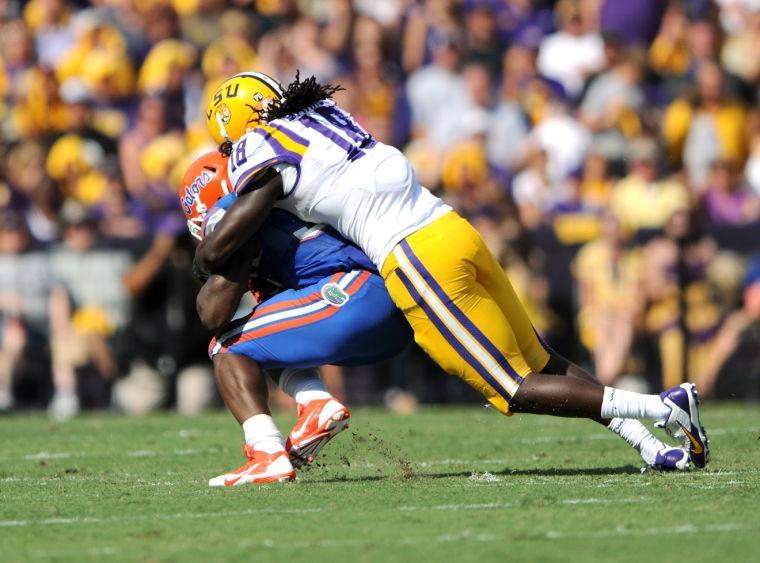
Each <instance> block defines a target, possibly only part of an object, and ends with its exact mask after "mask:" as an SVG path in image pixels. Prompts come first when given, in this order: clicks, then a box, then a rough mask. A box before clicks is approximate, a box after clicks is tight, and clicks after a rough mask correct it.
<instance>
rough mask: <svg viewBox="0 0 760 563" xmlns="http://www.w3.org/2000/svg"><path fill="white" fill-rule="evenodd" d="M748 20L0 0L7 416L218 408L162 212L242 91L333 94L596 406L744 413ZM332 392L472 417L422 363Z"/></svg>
mask: <svg viewBox="0 0 760 563" xmlns="http://www.w3.org/2000/svg"><path fill="white" fill-rule="evenodd" d="M758 10H760V5H758V3H757V2H756V1H755V0H722V1H720V2H717V3H713V2H710V1H707V0H691V1H690V0H684V1H673V2H666V1H664V0H638V1H637V2H629V1H628V0H580V1H573V0H560V1H559V2H556V3H555V2H551V1H540V0H459V1H456V0H383V1H372V0H354V1H351V0H325V1H316V0H312V1H308V0H303V1H297V0H290V1H288V0H279V1H278V0H258V1H246V0H237V1H229V2H225V1H221V0H123V1H116V0H99V1H93V2H77V1H73V0H72V1H66V0H31V1H28V2H23V1H13V0H0V15H1V16H2V24H1V25H2V27H1V29H0V96H2V99H1V101H0V104H1V105H0V107H1V108H2V111H1V112H0V117H1V121H0V127H2V136H1V137H0V152H1V154H2V159H1V160H0V163H1V164H2V176H1V177H0V180H1V181H0V213H1V215H2V217H1V218H0V409H2V410H14V409H19V410H20V409H24V408H30V407H32V408H49V409H50V410H51V413H52V414H53V415H55V416H57V417H66V416H70V415H71V414H73V413H75V412H76V411H77V410H78V405H79V406H81V407H82V408H108V407H110V406H115V407H116V408H118V409H121V410H124V411H126V412H132V413H140V412H146V411H149V410H152V409H156V408H161V407H173V406H175V405H176V406H178V407H179V409H180V410H181V411H182V412H187V413H193V412H197V411H198V410H200V409H202V408H204V407H206V406H208V405H209V404H212V403H213V402H214V400H215V399H214V391H213V383H212V379H211V373H210V364H209V362H208V360H207V357H206V344H207V341H208V337H209V335H208V334H206V333H205V332H204V331H203V329H202V327H201V326H200V324H199V323H198V321H197V316H196V314H195V311H194V295H195V291H196V289H197V285H196V282H195V281H194V280H193V278H192V275H191V268H190V264H191V259H192V242H191V240H190V237H189V236H188V235H187V233H186V229H185V225H184V223H183V220H182V217H181V213H180V212H179V209H178V206H177V203H176V196H175V193H176V191H177V189H178V187H179V185H178V182H179V178H181V175H182V173H183V172H184V169H185V167H186V166H187V164H188V163H189V159H190V158H191V155H193V154H195V153H196V151H198V150H201V149H203V148H204V147H206V146H207V144H208V142H209V139H208V137H207V134H206V132H205V122H204V115H203V108H204V107H205V100H206V99H207V97H208V95H209V92H210V91H212V90H213V88H214V87H215V86H216V85H217V84H218V83H219V82H221V81H222V80H223V79H224V78H226V77H227V76H229V75H231V74H234V73H236V72H239V71H243V70H249V69H257V70H260V71H264V72H267V73H269V74H271V75H273V76H275V77H277V78H278V79H280V80H281V81H283V82H288V81H289V80H290V79H292V77H293V76H294V74H295V71H296V69H300V71H301V73H302V74H303V75H311V74H314V75H316V76H317V77H318V78H319V79H320V80H323V81H331V82H334V83H339V84H341V85H343V86H344V87H345V90H344V91H342V92H340V93H339V94H338V95H337V96H336V99H337V101H338V103H339V104H341V105H342V106H343V107H345V108H346V109H347V110H348V111H350V112H352V113H353V114H354V116H355V117H356V118H357V120H358V121H359V122H360V123H361V124H362V125H363V126H364V127H365V128H367V129H368V130H369V131H370V132H371V133H372V134H373V135H375V136H376V137H377V138H378V139H380V140H381V141H383V142H388V143H392V144H394V145H396V146H398V147H402V148H403V149H404V151H405V153H406V154H407V155H408V156H409V158H410V159H411V160H412V161H413V163H414V165H415V167H416V170H417V172H418V174H419V176H420V178H421V180H422V182H423V183H424V184H425V185H427V186H428V187H430V188H431V189H433V190H435V191H436V192H437V193H439V194H440V195H441V196H443V197H444V198H445V199H446V200H447V201H448V202H450V203H451V204H452V205H453V206H455V207H456V208H457V209H458V210H459V211H460V213H462V214H464V215H465V216H467V217H468V218H469V219H470V220H471V221H472V222H473V223H474V224H475V225H476V226H477V228H478V229H479V230H480V231H481V232H482V233H483V235H484V236H485V237H486V239H487V241H488V243H489V245H491V247H492V249H493V250H494V252H495V253H496V254H497V255H499V256H500V257H501V259H502V261H503V263H504V265H505V268H506V269H507V271H508V272H509V274H510V277H511V279H512V281H513V284H514V285H515V286H516V288H517V289H518V292H519V293H520V294H521V296H522V298H523V299H524V301H525V303H526V306H527V307H528V309H529V311H530V314H531V316H532V318H533V320H534V322H535V324H536V326H537V328H538V329H539V330H540V331H541V332H542V333H543V334H544V335H545V336H546V337H547V340H548V341H549V342H550V343H552V344H553V345H554V346H555V347H556V348H558V349H559V350H561V351H562V352H564V353H566V354H567V355H569V356H571V357H572V359H574V360H576V361H579V362H582V363H584V364H586V365H589V366H591V367H593V368H594V370H595V371H596V373H598V374H599V377H600V379H601V380H602V381H603V382H604V383H606V384H610V383H612V382H616V384H618V385H628V386H636V387H637V388H639V389H642V388H649V389H650V390H653V391H654V390H658V389H660V388H662V387H663V386H666V387H667V386H670V385H673V384H675V383H677V382H680V380H682V379H684V378H685V377H686V376H687V375H688V378H689V379H691V380H695V381H697V382H698V384H699V386H700V392H701V393H702V395H703V396H710V395H712V396H717V397H722V398H727V397H750V398H753V397H754V398H757V397H758V396H759V395H760V261H758V259H757V258H755V257H753V253H755V252H757V251H760V223H759V222H758V220H759V218H760V119H758V118H760V113H759V112H758V107H757V101H758V100H757V96H758V90H757V88H758V84H759V81H758V79H759V78H760V58H758V56H757V52H758V47H760V11H758ZM324 376H325V377H326V379H327V380H328V382H329V384H330V386H331V387H332V388H333V389H334V390H335V392H336V394H337V395H338V396H342V397H345V398H346V399H347V400H348V401H349V402H350V403H351V404H356V403H378V402H383V401H384V402H386V403H387V404H389V405H390V406H391V407H392V408H394V409H396V410H400V411H408V410H411V409H413V408H414V406H415V404H416V402H418V401H422V402H467V401H475V400H477V398H476V397H475V396H474V394H473V393H472V392H470V390H469V389H467V388H466V387H464V386H463V385H462V384H461V382H459V380H457V379H456V378H451V377H447V376H443V375H441V374H440V373H439V372H438V370H437V368H436V367H435V366H434V365H433V364H432V363H431V362H429V361H428V360H427V359H426V358H425V357H424V355H422V354H421V353H420V352H419V351H417V350H410V351H408V353H406V354H404V355H403V356H402V357H400V358H398V359H396V360H395V361H393V362H391V363H389V364H385V365H381V366H372V367H367V368H357V369H351V370H346V371H341V370H339V369H336V368H328V369H325V370H324ZM279 400H281V401H284V399H283V398H282V397H279Z"/></svg>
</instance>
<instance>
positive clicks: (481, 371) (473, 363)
mask: <svg viewBox="0 0 760 563" xmlns="http://www.w3.org/2000/svg"><path fill="white" fill-rule="evenodd" d="M396 275H398V278H399V279H400V280H401V283H403V284H404V287H406V290H407V291H408V292H409V295H411V296H412V299H414V302H415V303H417V305H419V306H420V307H422V310H423V311H424V312H425V315H427V318H428V319H430V322H432V323H433V325H434V326H435V328H437V329H438V332H440V333H441V336H443V338H444V339H445V340H446V342H448V343H449V344H450V345H451V347H452V348H454V350H456V351H457V354H459V355H460V356H462V358H463V359H464V360H465V361H466V362H467V363H468V364H470V367H472V368H473V369H474V370H475V371H476V372H478V375H480V377H482V378H483V379H484V380H485V381H486V382H487V383H488V385H490V386H491V387H492V388H493V390H494V391H496V392H497V393H498V394H499V395H501V396H502V398H503V399H504V400H505V401H507V404H509V402H510V401H511V400H512V395H510V394H509V392H508V391H507V390H506V389H504V387H502V386H501V385H499V383H498V382H497V381H496V380H495V379H494V377H493V376H492V375H491V373H490V372H489V371H488V370H487V369H486V368H485V367H484V366H483V364H481V363H480V362H479V361H478V360H477V359H476V358H475V357H474V356H473V355H472V354H471V353H470V351H469V350H467V348H465V347H464V346H463V345H462V343H461V342H459V340H457V338H456V336H454V334H453V333H452V332H451V331H450V330H449V328H448V327H447V326H446V325H445V324H444V323H443V321H442V320H441V319H440V318H439V317H438V315H436V313H435V311H433V308H432V307H431V306H430V305H428V304H427V302H426V301H425V300H424V299H423V298H422V296H421V295H420V293H419V292H418V291H417V288H415V287H414V284H412V281H411V280H410V279H409V278H408V277H407V275H406V274H405V273H404V272H403V270H401V268H396Z"/></svg>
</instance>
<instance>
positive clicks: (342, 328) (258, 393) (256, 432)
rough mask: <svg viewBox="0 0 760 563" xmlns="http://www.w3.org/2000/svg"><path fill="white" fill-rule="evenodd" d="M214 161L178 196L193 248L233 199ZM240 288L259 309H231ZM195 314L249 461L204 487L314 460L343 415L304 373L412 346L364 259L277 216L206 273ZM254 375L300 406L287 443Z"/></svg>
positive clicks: (208, 158)
mask: <svg viewBox="0 0 760 563" xmlns="http://www.w3.org/2000/svg"><path fill="white" fill-rule="evenodd" d="M224 160H225V159H224V157H223V155H221V154H220V153H218V152H212V153H208V154H206V155H203V156H202V157H200V158H199V159H198V160H196V162H195V163H193V165H192V166H191V167H190V169H189V170H188V173H187V174H186V176H185V182H184V186H183V189H182V191H181V193H180V200H181V204H182V206H183V210H184V211H185V214H186V216H187V218H188V225H189V227H190V230H191V233H192V234H193V235H194V236H196V237H197V238H199V239H201V240H202V239H203V238H204V237H205V235H206V234H208V233H210V232H212V231H213V229H214V227H215V225H216V224H217V223H218V222H219V220H220V219H221V218H222V217H223V216H224V214H225V213H226V210H227V209H228V208H229V207H230V206H231V205H232V203H233V202H234V200H235V198H236V196H235V195H234V194H228V195H225V192H228V191H229V190H228V189H227V187H228V182H227V179H226V162H224ZM220 196H221V197H220ZM217 198H219V199H217ZM252 271H253V272H254V273H255V276H254V277H253V278H251V272H252ZM250 287H252V288H254V289H256V290H257V292H258V294H259V297H260V299H262V301H261V302H260V303H259V304H258V305H256V306H255V307H253V309H251V307H250V306H248V308H247V309H246V307H245V306H244V305H239V304H240V303H241V298H242V297H243V296H244V295H245V294H246V293H247V292H248V289H249V288H250ZM198 310H199V313H200V316H201V319H202V320H203V322H204V324H206V326H207V327H209V328H210V329H212V330H213V331H214V332H215V333H216V336H215V337H214V338H213V339H212V342H211V345H210V346H209V354H210V356H211V357H212V359H213V362H214V369H215V374H216V378H217V383H218V386H219V389H220V392H221V394H222V397H223V398H224V401H225V403H226V404H227V406H228V408H229V409H230V411H231V412H232V414H233V416H235V418H236V419H237V420H238V422H240V423H241V425H242V426H243V430H244V433H245V445H244V452H245V454H246V457H247V458H248V462H247V463H246V464H244V465H243V466H242V467H240V468H238V469H237V470H235V471H232V472H229V473H225V474H223V475H220V476H218V477H215V478H213V479H211V480H210V481H209V484H210V485H212V486H222V485H226V486H232V485H241V484H244V483H261V482H270V481H278V480H289V479H292V478H293V477H294V470H293V466H294V465H295V466H296V467H298V466H300V465H303V464H305V463H307V462H309V461H311V460H313V459H314V456H316V454H317V452H318V451H319V450H320V449H321V448H322V447H323V446H324V445H325V444H326V443H327V441H329V440H330V439H331V438H332V437H333V436H335V435H336V434H337V433H338V432H340V431H341V430H343V429H344V428H345V427H347V424H348V420H349V416H350V415H349V412H348V410H347V409H346V407H345V406H343V405H342V404H340V403H339V402H338V401H337V400H335V399H334V398H333V397H332V396H330V395H329V393H327V391H326V390H325V388H324V386H323V385H322V382H321V380H320V379H319V377H318V376H317V374H316V371H315V370H314V369H308V368H313V367H314V366H319V365H324V364H337V365H363V364H369V363H374V362H379V361H382V360H386V359H388V358H391V357H393V356H394V355H396V354H397V353H398V352H400V351H401V350H402V349H403V348H404V347H405V346H406V345H407V344H408V343H409V341H410V339H411V330H410V328H409V326H408V324H407V323H406V321H405V320H404V318H403V316H402V315H401V314H400V312H399V311H398V310H397V309H396V307H395V306H394V305H393V302H392V301H391V299H390V297H389V295H388V292H387V290H386V289H385V285H384V282H383V280H382V278H381V277H380V276H379V275H378V273H377V271H376V270H375V267H374V265H373V264H372V263H371V262H370V261H369V259H368V258H367V256H366V255H365V254H364V253H363V252H361V251H360V250H359V249H358V248H357V247H356V246H355V245H353V244H351V243H349V242H347V241H346V240H345V239H343V238H342V237H341V236H340V235H338V234H337V232H335V231H334V230H333V229H331V228H330V227H327V226H325V225H314V224H309V223H305V222H304V221H301V220H300V219H297V218H296V217H295V216H293V215H292V214H290V213H288V212H286V211H283V210H275V211H274V212H273V213H272V214H271V215H270V216H269V218H268V219H267V221H266V222H265V223H264V225H263V226H262V228H261V230H260V231H259V232H258V234H257V236H256V237H255V238H254V239H253V240H252V241H251V242H250V243H249V244H248V245H246V246H245V247H244V248H242V249H241V250H240V251H239V252H238V253H237V254H236V255H235V257H234V258H233V260H231V261H230V262H229V265H228V266H226V267H225V268H223V269H222V270H220V271H218V272H214V273H212V274H211V276H210V277H209V278H208V280H207V281H206V282H205V284H204V286H203V288H202V289H201V291H200V293H199V295H198ZM231 320H232V322H230V321H231ZM261 368H267V369H268V370H270V374H272V375H273V378H274V379H275V380H277V381H278V383H279V385H280V386H281V387H282V388H283V390H285V391H286V392H287V393H288V394H290V395H291V396H293V397H294V398H295V399H296V402H297V403H298V410H299V412H298V414H299V419H298V421H297V423H296V425H295V427H294V429H293V431H291V433H290V436H289V437H288V440H287V443H285V442H284V441H283V439H282V435H281V434H280V433H279V430H278V429H277V427H276V426H275V424H274V421H273V420H272V418H271V416H270V413H269V410H268V406H267V386H266V383H265V379H264V376H263V373H262V371H261ZM286 452H287V453H286Z"/></svg>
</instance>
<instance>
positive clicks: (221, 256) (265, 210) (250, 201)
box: [195, 168, 283, 273]
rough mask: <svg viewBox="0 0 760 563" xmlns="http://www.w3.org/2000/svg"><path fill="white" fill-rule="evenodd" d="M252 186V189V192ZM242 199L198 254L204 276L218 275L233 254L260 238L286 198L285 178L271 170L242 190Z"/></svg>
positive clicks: (225, 216) (220, 223) (232, 208)
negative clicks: (276, 206)
mask: <svg viewBox="0 0 760 563" xmlns="http://www.w3.org/2000/svg"><path fill="white" fill-rule="evenodd" d="M248 186H252V188H249V187H248ZM239 193H241V194H242V195H240V196H238V199H237V201H236V202H235V203H234V204H233V205H232V206H231V207H230V208H229V210H228V211H227V213H225V215H224V217H223V218H222V220H221V221H219V223H218V224H217V225H216V227H215V228H214V232H213V233H211V234H210V235H208V236H207V237H206V238H205V239H204V240H203V242H201V244H199V245H198V248H197V249H196V251H195V260H196V263H197V265H198V267H199V268H200V269H201V270H202V271H203V272H207V273H208V272H216V271H217V270H219V269H220V268H222V267H223V266H224V265H225V264H226V263H227V262H228V260H229V259H230V257H231V256H232V254H233V253H235V252H236V251H237V250H238V249H239V248H241V247H242V246H243V245H244V244H245V243H246V242H247V241H249V240H250V239H251V237H252V236H253V235H254V234H256V232H257V231H258V230H259V228H260V227H261V225H262V224H263V223H264V221H265V220H266V218H267V216H268V215H269V211H270V210H271V209H272V206H273V205H274V203H275V202H276V201H277V200H278V199H279V198H281V197H282V194H283V185H282V178H281V176H280V175H279V174H278V173H277V172H276V171H275V170H273V169H271V168H269V169H267V170H265V171H264V172H262V173H261V174H260V175H258V176H256V177H255V178H253V179H252V180H251V181H250V182H248V185H246V186H244V187H243V189H241V190H240V192H239Z"/></svg>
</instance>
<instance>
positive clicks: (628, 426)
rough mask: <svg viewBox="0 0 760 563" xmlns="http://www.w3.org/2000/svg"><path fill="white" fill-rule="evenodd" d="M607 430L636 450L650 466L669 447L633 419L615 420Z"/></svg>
mask: <svg viewBox="0 0 760 563" xmlns="http://www.w3.org/2000/svg"><path fill="white" fill-rule="evenodd" d="M607 428H609V429H610V430H612V431H613V432H614V433H615V434H617V435H618V436H620V437H621V438H622V439H623V440H625V441H626V442H628V444H630V446H631V447H632V448H634V449H636V450H637V451H638V452H639V453H640V454H641V457H642V458H643V459H644V461H645V462H647V463H648V464H649V465H652V464H653V463H654V461H655V458H656V457H657V452H659V451H660V450H661V449H663V448H666V447H667V445H666V444H665V443H663V442H661V441H660V440H658V439H657V438H656V437H655V436H653V435H652V433H651V432H650V431H649V429H648V428H647V427H646V426H644V425H643V424H641V422H639V421H638V420H634V419H632V418H613V419H612V420H611V421H610V424H609V425H608V426H607Z"/></svg>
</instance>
